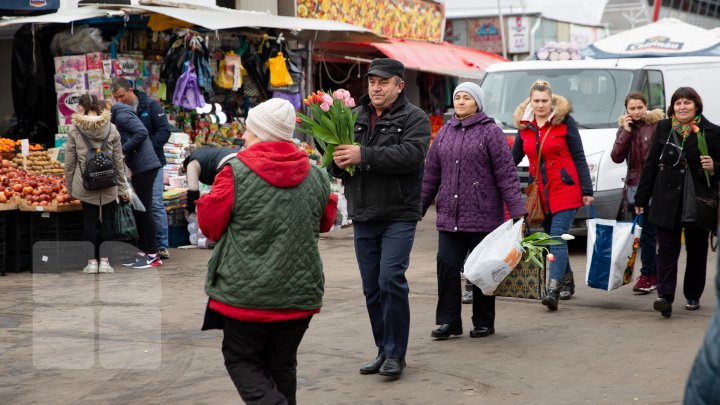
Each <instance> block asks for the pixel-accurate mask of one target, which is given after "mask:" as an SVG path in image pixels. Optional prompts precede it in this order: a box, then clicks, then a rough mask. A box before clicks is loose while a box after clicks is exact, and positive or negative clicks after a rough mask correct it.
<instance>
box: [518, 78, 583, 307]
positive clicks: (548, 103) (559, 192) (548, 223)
mask: <svg viewBox="0 0 720 405" xmlns="http://www.w3.org/2000/svg"><path fill="white" fill-rule="evenodd" d="M571 112H572V106H571V105H570V102H569V101H568V100H567V99H566V98H565V97H563V96H560V95H557V94H553V93H552V89H551V87H550V83H548V82H546V81H542V80H538V81H536V82H535V83H533V85H532V86H531V87H530V97H528V98H527V99H526V100H525V101H523V102H522V103H521V104H520V105H519V106H518V108H517V109H516V110H515V114H514V116H513V118H514V121H515V126H517V128H518V134H517V136H516V137H515V143H514V144H513V149H512V154H513V158H514V159H515V164H516V165H517V164H518V163H520V161H521V160H522V159H523V157H524V156H527V157H528V160H529V161H530V175H531V176H534V174H535V173H537V172H538V170H539V172H540V176H539V178H538V189H539V190H540V201H541V203H542V206H543V210H544V212H545V222H544V223H543V228H544V229H545V232H547V233H549V234H550V235H553V236H560V235H562V234H564V233H567V232H568V231H569V230H570V226H571V225H572V222H573V219H574V218H575V212H576V211H577V209H578V208H579V207H581V206H582V205H583V204H585V205H589V204H591V203H592V202H593V187H592V181H591V180H590V171H589V170H588V165H587V161H586V160H585V151H584V150H583V146H582V141H581V140H580V133H579V132H578V129H577V124H576V123H575V120H574V119H573V118H572V117H571V116H570V113H571ZM541 147H542V153H540V161H539V162H538V151H539V149H540V148H541ZM550 253H552V254H553V256H555V261H553V262H550V285H549V287H548V293H547V295H546V296H545V297H543V299H542V303H543V305H545V306H547V307H548V309H550V310H552V311H554V310H557V307H558V299H559V297H560V289H561V287H562V280H563V278H565V277H567V278H568V280H571V279H572V270H571V269H570V262H569V260H568V249H567V242H565V241H563V242H562V244H559V245H552V246H551V247H550ZM566 274H567V276H566Z"/></svg>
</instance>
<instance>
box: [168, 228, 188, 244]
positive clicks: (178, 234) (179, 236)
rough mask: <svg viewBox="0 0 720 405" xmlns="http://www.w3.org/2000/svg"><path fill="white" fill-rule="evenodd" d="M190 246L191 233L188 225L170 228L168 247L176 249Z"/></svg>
mask: <svg viewBox="0 0 720 405" xmlns="http://www.w3.org/2000/svg"><path fill="white" fill-rule="evenodd" d="M189 244H190V232H188V229H187V225H185V226H179V225H173V226H168V245H170V246H168V247H171V248H176V247H178V246H185V245H189Z"/></svg>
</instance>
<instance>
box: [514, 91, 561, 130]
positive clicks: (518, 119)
mask: <svg viewBox="0 0 720 405" xmlns="http://www.w3.org/2000/svg"><path fill="white" fill-rule="evenodd" d="M552 109H553V112H552V114H551V120H550V124H551V125H553V126H557V125H560V124H561V123H562V122H563V121H564V120H565V118H566V117H567V116H568V115H569V114H570V113H571V112H573V108H572V104H570V101H569V100H568V99H566V98H565V97H563V96H561V95H559V94H553V96H552ZM532 117H533V114H532V110H531V109H530V97H528V98H526V99H525V101H523V102H522V103H520V105H518V107H517V108H516V109H515V113H514V114H513V123H514V124H515V127H516V128H519V129H525V128H527V126H528V125H527V124H528V122H530V121H531V120H532Z"/></svg>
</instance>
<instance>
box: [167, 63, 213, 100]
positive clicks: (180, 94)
mask: <svg viewBox="0 0 720 405" xmlns="http://www.w3.org/2000/svg"><path fill="white" fill-rule="evenodd" d="M185 67H186V70H185V72H184V73H183V74H182V75H180V77H179V78H178V81H177V83H176V84H175V93H173V104H174V105H176V106H179V107H183V108H185V109H188V110H191V109H193V108H198V107H204V106H205V99H204V98H203V96H202V93H201V92H200V87H199V86H198V81H197V76H196V75H195V68H194V67H193V64H192V63H189V62H185Z"/></svg>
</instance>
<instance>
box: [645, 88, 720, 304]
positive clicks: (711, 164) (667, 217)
mask: <svg viewBox="0 0 720 405" xmlns="http://www.w3.org/2000/svg"><path fill="white" fill-rule="evenodd" d="M702 111H703V105H702V99H701V98H700V95H698V93H697V92H696V91H695V90H694V89H692V88H691V87H680V88H679V89H677V90H676V91H675V93H673V96H672V98H671V100H670V107H669V108H668V111H667V115H668V118H667V119H664V120H661V121H659V122H658V123H657V126H656V127H655V133H654V135H653V141H652V146H651V147H650V152H649V153H648V157H647V161H646V162H645V167H644V168H643V173H642V176H641V177H640V184H639V185H638V190H637V194H636V195H635V212H636V213H638V214H642V213H643V212H644V211H645V209H646V208H647V207H648V206H649V205H650V204H652V209H651V210H650V212H649V216H648V220H649V221H650V222H651V223H653V224H654V225H655V228H656V234H657V241H658V253H657V277H658V280H657V292H658V298H657V299H656V300H655V302H654V303H653V308H654V309H655V310H656V311H658V312H660V313H661V314H662V316H664V317H666V318H669V317H670V316H671V315H672V303H673V301H674V300H675V286H676V284H677V272H678V258H679V256H680V246H681V240H680V239H681V235H682V231H683V228H684V229H685V249H686V250H687V263H686V268H685V281H684V283H683V294H684V295H685V299H686V300H687V303H686V305H685V309H687V310H690V311H692V310H696V309H698V308H700V296H701V295H702V293H703V290H704V289H705V271H706V264H707V250H708V239H709V238H708V237H709V234H710V232H711V231H713V232H715V227H716V223H717V200H718V199H717V193H718V172H719V171H720V127H718V126H717V125H715V124H713V123H711V122H709V121H708V120H707V118H705V117H704V116H703V115H702ZM703 137H704V139H705V141H706V143H707V148H708V153H707V155H706V154H703V153H701V152H700V147H699V146H698V140H699V139H700V138H703ZM686 170H689V171H690V174H691V175H692V177H691V179H692V183H691V184H692V185H693V186H694V188H695V193H693V194H695V195H696V196H698V197H701V198H702V199H701V200H697V199H693V200H691V201H692V203H693V204H706V205H709V208H708V212H709V213H710V215H709V218H707V217H703V218H699V219H697V220H694V221H687V220H684V219H683V218H684V217H683V209H684V208H687V207H686V204H685V203H684V198H683V197H684V191H685V188H686V184H685V175H686ZM695 201H697V203H695ZM687 205H688V206H689V204H687Z"/></svg>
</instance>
